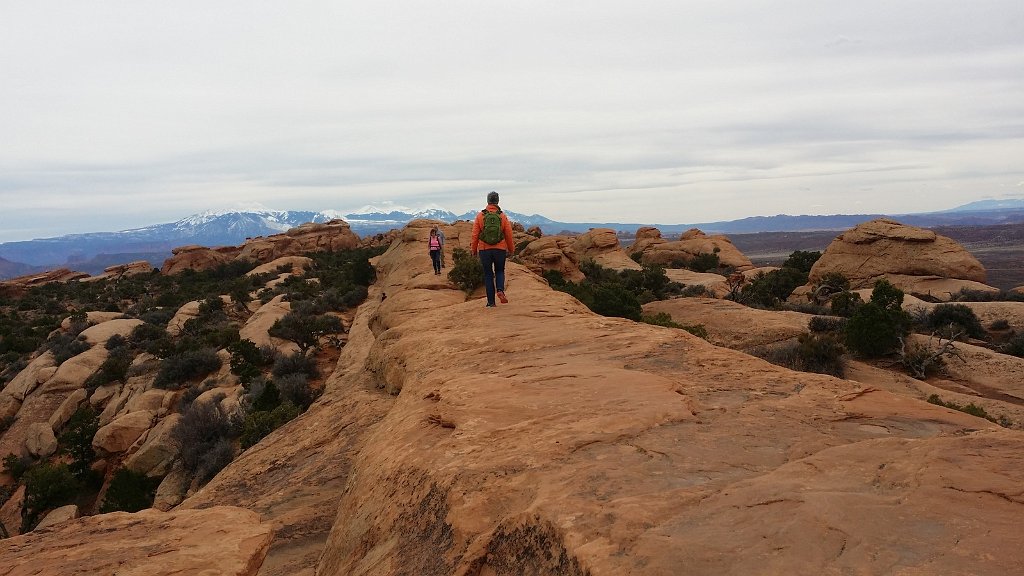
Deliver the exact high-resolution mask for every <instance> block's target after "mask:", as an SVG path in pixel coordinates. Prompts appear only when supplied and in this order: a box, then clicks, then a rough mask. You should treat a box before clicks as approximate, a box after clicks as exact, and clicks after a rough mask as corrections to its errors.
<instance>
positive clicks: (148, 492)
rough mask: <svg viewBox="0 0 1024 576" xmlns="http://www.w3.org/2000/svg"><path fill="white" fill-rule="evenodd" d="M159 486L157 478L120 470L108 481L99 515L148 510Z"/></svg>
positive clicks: (124, 469)
mask: <svg viewBox="0 0 1024 576" xmlns="http://www.w3.org/2000/svg"><path fill="white" fill-rule="evenodd" d="M159 485H160V479H159V478H149V477H148V476H146V475H145V474H142V473H140V472H135V471H134V470H130V469H128V468H121V469H119V470H118V471H117V472H114V477H113V478H111V479H110V485H109V486H107V492H106V494H105V495H104V497H103V504H101V505H100V513H101V514H106V513H107V512H138V511H139V510H145V509H146V508H150V507H151V506H153V498H154V497H155V496H156V489H157V486H159Z"/></svg>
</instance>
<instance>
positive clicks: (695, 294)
mask: <svg viewBox="0 0 1024 576" xmlns="http://www.w3.org/2000/svg"><path fill="white" fill-rule="evenodd" d="M679 295H680V296H682V297H684V298H714V294H712V293H711V291H710V290H708V287H707V286H705V285H703V284H690V285H689V286H687V287H685V288H683V290H682V291H681V292H680V293H679Z"/></svg>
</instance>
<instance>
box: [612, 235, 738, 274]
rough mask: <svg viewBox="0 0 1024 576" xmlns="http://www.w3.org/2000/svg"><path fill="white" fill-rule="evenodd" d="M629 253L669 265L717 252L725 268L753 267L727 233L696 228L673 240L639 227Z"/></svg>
mask: <svg viewBox="0 0 1024 576" xmlns="http://www.w3.org/2000/svg"><path fill="white" fill-rule="evenodd" d="M627 252H628V253H629V254H630V255H631V256H634V255H637V254H639V255H640V259H641V262H643V263H644V264H658V265H660V266H666V267H667V266H672V265H675V264H678V263H683V264H685V263H688V262H691V261H692V260H693V259H694V258H696V257H697V256H699V255H702V254H717V255H718V262H719V266H720V267H722V268H733V269H735V270H736V271H738V272H743V271H744V270H749V269H751V268H753V267H754V265H753V264H752V263H751V262H750V259H748V258H747V257H746V256H744V255H743V253H742V252H740V250H739V248H736V246H734V245H733V243H732V241H731V240H729V238H728V237H727V236H724V235H721V234H716V235H710V236H709V235H707V234H705V233H704V232H701V231H700V230H698V229H696V228H694V229H691V230H688V231H686V232H683V233H682V234H681V235H680V236H679V239H678V240H675V241H670V240H666V239H665V238H663V237H662V236H661V231H660V230H658V229H657V228H652V227H650V226H645V227H642V228H640V229H638V230H637V232H636V241H635V242H633V244H631V245H630V246H629V248H628V250H627Z"/></svg>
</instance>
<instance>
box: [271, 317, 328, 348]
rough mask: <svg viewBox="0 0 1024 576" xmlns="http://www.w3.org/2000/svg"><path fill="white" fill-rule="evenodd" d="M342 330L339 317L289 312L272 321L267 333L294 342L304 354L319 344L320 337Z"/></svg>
mask: <svg viewBox="0 0 1024 576" xmlns="http://www.w3.org/2000/svg"><path fill="white" fill-rule="evenodd" d="M342 330H343V327H342V325H341V319H340V318H338V317H337V316H331V315H323V316H313V315H311V314H302V313H299V312H289V313H288V314H285V315H284V316H283V317H281V318H279V319H278V320H277V321H276V322H274V325H273V326H271V327H270V330H269V331H268V334H270V335H271V336H273V337H275V338H283V339H285V340H288V341H291V342H294V343H295V344H296V345H297V346H298V347H299V353H301V354H302V355H303V356H305V355H306V353H307V352H308V351H309V350H310V349H311V348H316V347H317V346H319V344H320V338H321V337H323V336H326V335H327V334H336V333H338V332H341V331H342Z"/></svg>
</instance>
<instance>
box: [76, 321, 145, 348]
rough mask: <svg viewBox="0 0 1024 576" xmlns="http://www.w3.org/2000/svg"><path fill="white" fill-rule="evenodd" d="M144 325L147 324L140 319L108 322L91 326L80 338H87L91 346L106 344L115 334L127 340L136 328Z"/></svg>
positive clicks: (83, 331)
mask: <svg viewBox="0 0 1024 576" xmlns="http://www.w3.org/2000/svg"><path fill="white" fill-rule="evenodd" d="M143 324H145V322H143V321H142V320H139V319H138V318H121V319H116V320H108V321H106V322H103V323H102V324H97V325H95V326H90V327H88V328H86V329H85V330H82V333H81V334H79V337H80V338H85V341H86V342H88V343H89V344H106V342H107V340H109V339H110V337H111V336H114V335H115V334H116V335H118V336H123V337H126V338H127V337H128V336H129V335H130V334H131V333H132V330H135V328H136V327H138V326H141V325H143Z"/></svg>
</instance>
